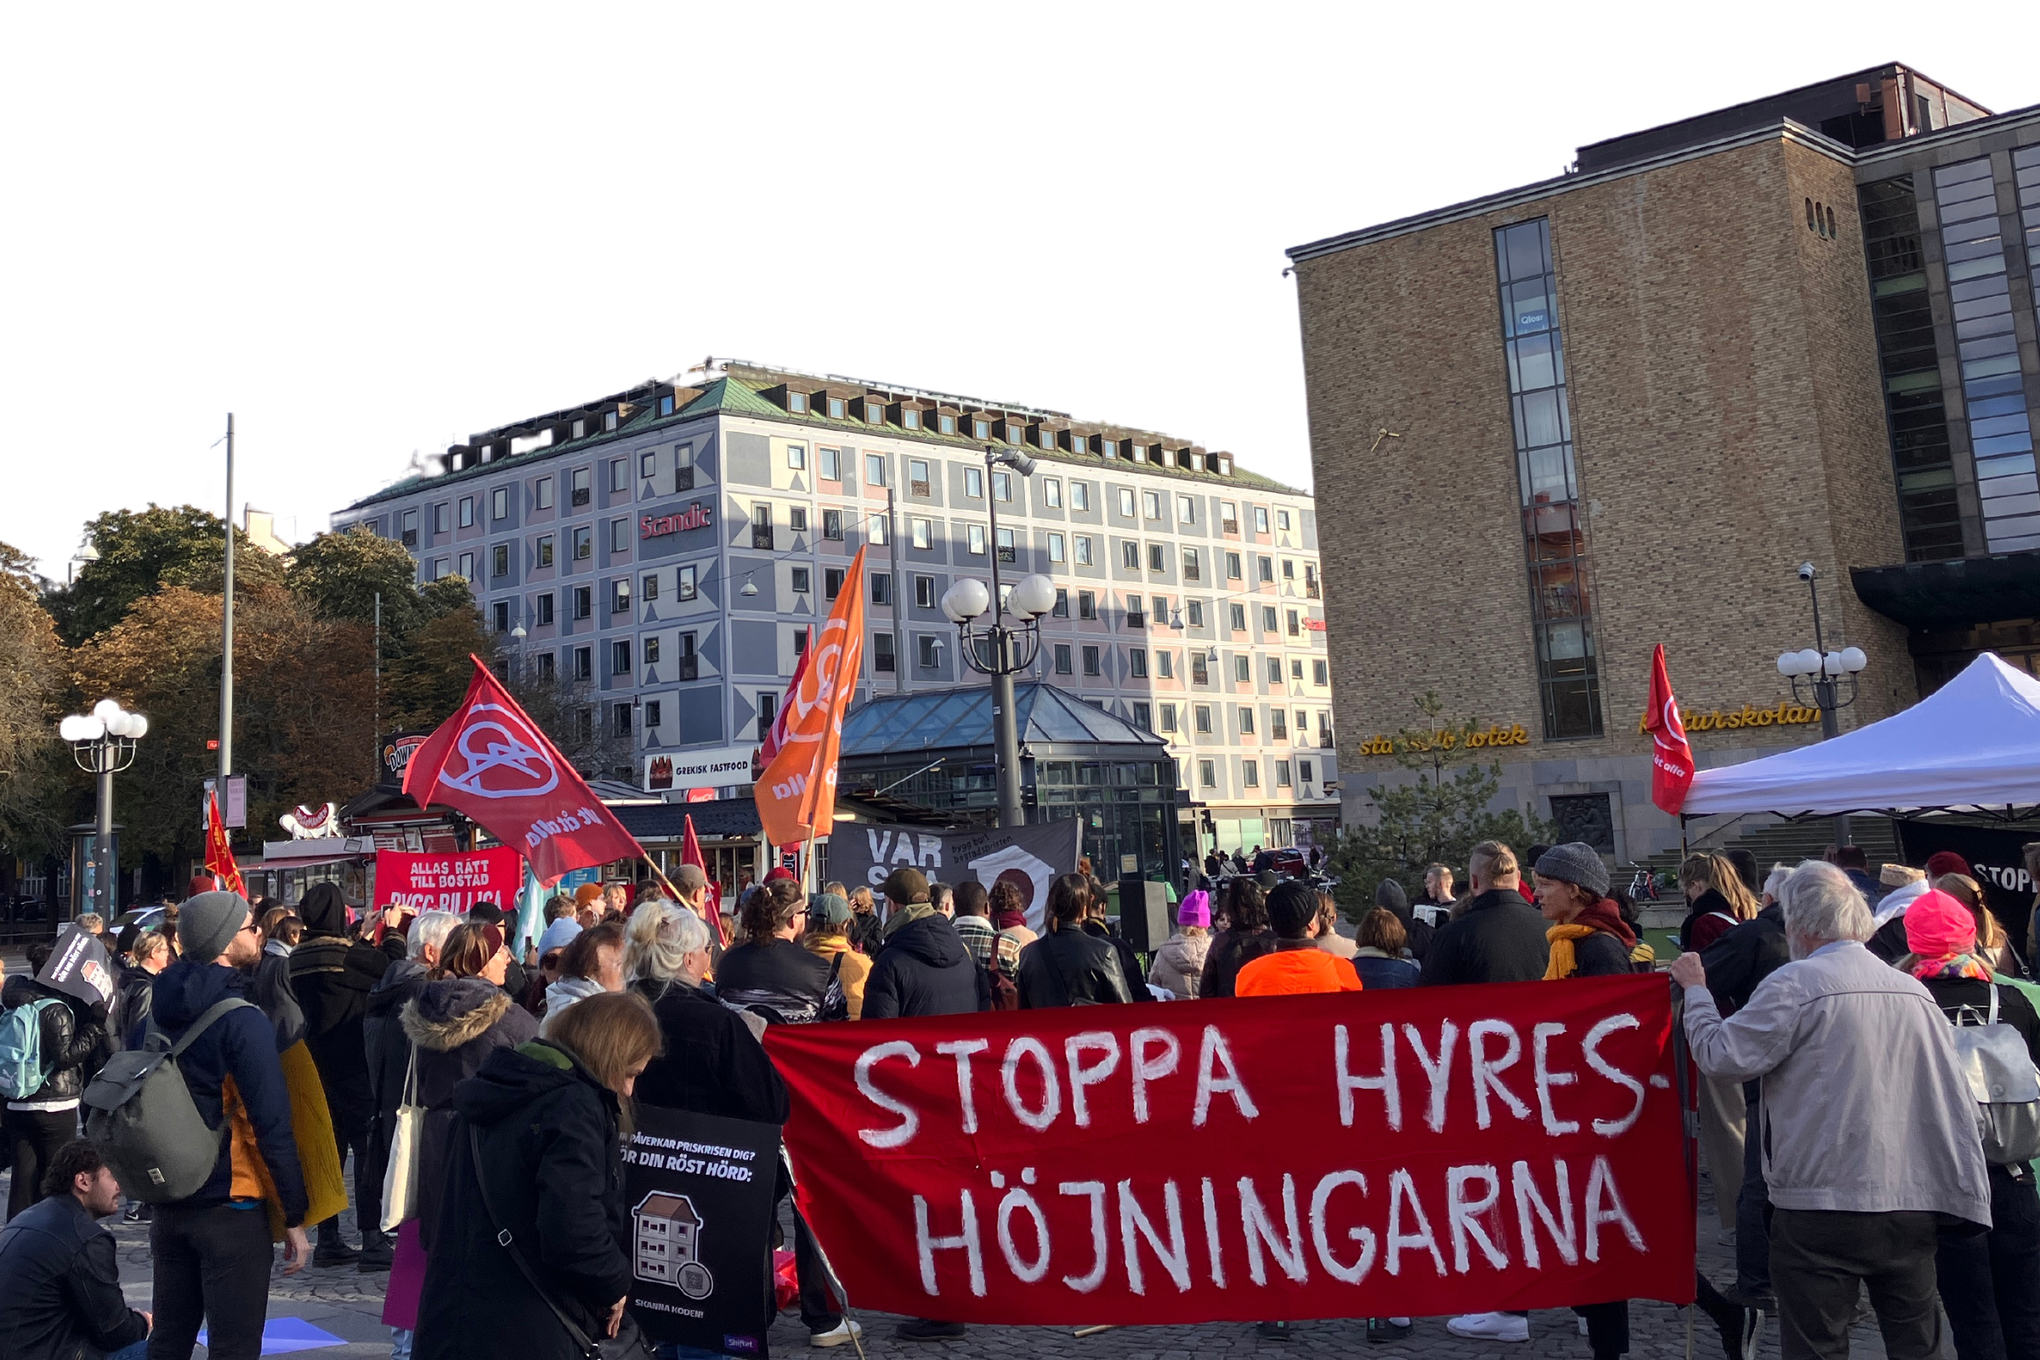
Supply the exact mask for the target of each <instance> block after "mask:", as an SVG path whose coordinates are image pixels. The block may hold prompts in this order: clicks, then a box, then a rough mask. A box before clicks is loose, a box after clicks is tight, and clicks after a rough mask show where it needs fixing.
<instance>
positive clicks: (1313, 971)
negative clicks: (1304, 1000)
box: [1233, 947, 1360, 996]
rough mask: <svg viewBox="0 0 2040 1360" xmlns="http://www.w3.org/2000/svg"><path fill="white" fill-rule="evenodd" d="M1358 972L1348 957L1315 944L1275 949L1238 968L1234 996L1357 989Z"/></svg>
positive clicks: (1292, 994)
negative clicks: (1297, 947) (1340, 956)
mask: <svg viewBox="0 0 2040 1360" xmlns="http://www.w3.org/2000/svg"><path fill="white" fill-rule="evenodd" d="M1359 990H1360V974H1359V973H1357V972H1355V971H1354V969H1353V961H1352V960H1351V959H1342V958H1339V957H1338V956H1337V955H1335V954H1327V953H1326V952H1325V951H1324V950H1322V949H1318V948H1315V947H1310V948H1303V949H1278V950H1276V951H1275V952H1274V953H1272V954H1263V955H1262V956H1261V957H1260V958H1258V959H1254V960H1252V961H1250V962H1249V963H1248V964H1247V966H1246V967H1244V968H1242V969H1240V976H1239V980H1238V981H1237V982H1235V983H1234V984H1233V995H1234V996H1294V995H1297V994H1298V993H1302V992H1357V991H1359Z"/></svg>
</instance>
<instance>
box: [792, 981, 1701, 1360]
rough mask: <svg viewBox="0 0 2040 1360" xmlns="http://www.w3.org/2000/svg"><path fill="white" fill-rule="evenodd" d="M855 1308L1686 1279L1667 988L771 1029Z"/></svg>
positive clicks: (1579, 984)
mask: <svg viewBox="0 0 2040 1360" xmlns="http://www.w3.org/2000/svg"><path fill="white" fill-rule="evenodd" d="M765 1046H766V1049H767V1051H768V1052H769V1053H770V1054H771V1055H772V1058H773V1061H774V1062H775V1063H776V1064H777V1066H778V1068H779V1071H780V1073H781V1074H782V1075H783V1076H784V1077H785V1079H786V1083H787V1085H788V1087H789V1088H790V1089H791V1091H792V1093H793V1097H794V1099H793V1116H792V1118H791V1119H790V1120H789V1121H788V1123H787V1125H786V1142H787V1148H788V1150H789V1151H790V1152H791V1153H792V1155H793V1161H794V1168H795V1171H796V1172H797V1174H798V1177H799V1179H798V1185H799V1191H798V1194H799V1200H800V1206H801V1209H802V1212H803V1213H805V1214H806V1215H807V1219H808V1222H809V1224H810V1225H811V1226H812V1227H813V1228H814V1230H815V1233H816V1235H817V1237H818V1238H819V1240H820V1242H821V1244H822V1246H823V1247H824V1248H825V1249H826V1250H827V1251H829V1253H830V1255H831V1259H832V1260H833V1261H834V1263H835V1266H836V1268H837V1270H838V1271H839V1272H840V1274H841V1275H842V1279H843V1283H844V1285H845V1287H846V1289H847V1291H848V1293H849V1302H850V1303H851V1304H852V1305H853V1306H856V1307H860V1308H866V1309H880V1310H884V1311H886V1312H894V1313H904V1314H907V1315H908V1316H911V1317H933V1318H941V1319H943V1320H944V1321H956V1322H982V1323H1044V1324H1046V1323H1119V1324H1139V1323H1192V1322H1215V1321H1254V1320H1260V1319H1267V1318H1280V1319H1291V1320H1301V1319H1307V1318H1330V1317H1376V1316H1387V1315H1391V1314H1393V1315H1398V1316H1407V1315H1412V1314H1415V1315H1433V1314H1446V1313H1463V1312H1478V1311H1483V1310H1490V1309H1524V1308H1545V1307H1554V1306H1559V1305H1567V1304H1586V1303H1599V1302H1607V1301H1610V1300H1615V1299H1627V1298H1655V1299H1664V1300H1668V1301H1671V1302H1676V1303H1683V1302H1686V1301H1689V1300H1690V1299H1691V1298H1692V1297H1693V1280H1694V1275H1693V1261H1694V1217H1693V1203H1692V1198H1691V1195H1690V1193H1689V1192H1688V1189H1687V1183H1686V1180H1685V1177H1684V1175H1683V1172H1682V1166H1683V1158H1682V1150H1681V1145H1680V1127H1681V1122H1680V1118H1679V1105H1678V1095H1677V1091H1676V1083H1675V1082H1674V1080H1673V1072H1674V1066H1673V1062H1674V1060H1673V1052H1672V1013H1671V995H1670V989H1669V988H1668V987H1667V986H1666V984H1665V981H1664V979H1663V978H1658V977H1647V976H1637V977H1622V978H1595V979H1587V980H1578V981H1568V982H1563V983H1547V982H1531V983H1517V984H1510V985H1494V986H1486V987H1439V988H1427V989H1417V990H1406V991H1382V992H1361V993H1358V994H1351V993H1348V994H1344V995H1333V996H1288V997H1251V998H1242V999H1236V1000H1211V1001H1197V1002H1188V1003H1180V1004H1176V1005H1169V1006H1097V1007H1082V1008H1077V1009H1059V1010H1043V1011H1013V1012H990V1013H985V1014H980V1015H950V1016H944V1017H942V1018H941V1019H939V1020H927V1021H919V1020H898V1021H891V1020H887V1021H866V1022H863V1023H860V1024H856V1025H775V1026H773V1027H771V1029H769V1030H768V1031H767V1032H766V1036H765Z"/></svg>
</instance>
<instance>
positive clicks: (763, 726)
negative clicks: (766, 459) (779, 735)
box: [758, 403, 833, 741]
mask: <svg viewBox="0 0 2040 1360" xmlns="http://www.w3.org/2000/svg"><path fill="white" fill-rule="evenodd" d="M832 404H833V403H832ZM778 716H779V696H778V695H777V694H774V693H773V692H772V691H771V690H764V691H762V692H761V693H760V694H759V695H758V740H760V741H763V740H765V734H766V733H768V732H770V731H771V730H772V723H773V720H774V719H776V718H778Z"/></svg>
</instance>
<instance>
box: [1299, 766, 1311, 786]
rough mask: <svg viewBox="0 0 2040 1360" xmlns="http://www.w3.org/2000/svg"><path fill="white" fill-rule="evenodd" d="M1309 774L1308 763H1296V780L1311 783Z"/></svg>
mask: <svg viewBox="0 0 2040 1360" xmlns="http://www.w3.org/2000/svg"><path fill="white" fill-rule="evenodd" d="M1311 773H1312V772H1311V762H1310V761H1308V760H1299V761H1297V762H1296V777H1297V778H1298V779H1301V780H1302V781H1303V782H1304V783H1306V784H1308V783H1310V781H1311Z"/></svg>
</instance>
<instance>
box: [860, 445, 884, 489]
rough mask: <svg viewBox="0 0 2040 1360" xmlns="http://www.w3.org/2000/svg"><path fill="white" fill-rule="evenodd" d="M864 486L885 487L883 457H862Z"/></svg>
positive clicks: (875, 455)
mask: <svg viewBox="0 0 2040 1360" xmlns="http://www.w3.org/2000/svg"><path fill="white" fill-rule="evenodd" d="M864 484H865V485H866V486H876V487H882V486H884V485H885V455H884V454H882V453H867V454H865V455H864Z"/></svg>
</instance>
